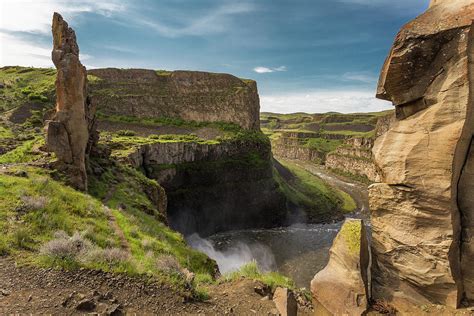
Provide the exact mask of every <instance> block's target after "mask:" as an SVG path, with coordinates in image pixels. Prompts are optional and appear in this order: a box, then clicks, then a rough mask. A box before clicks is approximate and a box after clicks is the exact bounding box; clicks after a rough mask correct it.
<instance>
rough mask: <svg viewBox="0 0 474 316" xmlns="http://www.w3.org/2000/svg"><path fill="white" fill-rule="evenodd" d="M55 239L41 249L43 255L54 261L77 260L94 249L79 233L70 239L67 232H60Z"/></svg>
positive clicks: (55, 235)
mask: <svg viewBox="0 0 474 316" xmlns="http://www.w3.org/2000/svg"><path fill="white" fill-rule="evenodd" d="M54 237H55V238H54V239H52V240H50V241H48V242H47V243H45V244H44V245H43V246H42V247H41V249H40V253H41V254H42V255H44V256H47V257H51V258H53V259H77V258H78V257H79V256H82V255H85V254H87V252H88V251H90V250H91V249H92V248H93V245H92V243H91V242H90V241H89V240H87V239H85V238H84V237H83V236H82V235H81V234H79V233H78V232H76V233H74V235H72V236H71V237H69V235H68V234H66V233H65V232H63V231H58V232H56V233H55V234H54Z"/></svg>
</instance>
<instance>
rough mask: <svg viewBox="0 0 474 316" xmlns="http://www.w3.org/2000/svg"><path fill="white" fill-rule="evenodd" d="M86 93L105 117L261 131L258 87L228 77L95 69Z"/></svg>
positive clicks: (196, 73) (201, 73) (193, 73)
mask: <svg viewBox="0 0 474 316" xmlns="http://www.w3.org/2000/svg"><path fill="white" fill-rule="evenodd" d="M88 74H89V75H91V76H92V78H93V79H94V80H91V84H90V90H91V94H92V95H93V97H94V100H95V102H96V103H97V104H100V108H99V111H100V113H102V114H105V115H123V116H133V117H138V118H159V117H167V118H180V119H183V120H185V121H196V122H227V123H234V124H236V125H239V126H241V127H242V128H244V129H251V130H258V129H259V127H260V122H259V113H260V103H259V96H258V91H257V84H256V82H255V81H253V80H246V79H239V78H237V77H235V76H232V75H229V74H217V73H207V72H198V71H173V72H167V71H154V70H146V69H115V68H107V69H93V70H89V71H88Z"/></svg>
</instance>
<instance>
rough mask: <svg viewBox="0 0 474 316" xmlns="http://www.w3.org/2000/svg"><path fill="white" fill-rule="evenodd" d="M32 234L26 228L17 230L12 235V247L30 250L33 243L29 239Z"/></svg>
mask: <svg viewBox="0 0 474 316" xmlns="http://www.w3.org/2000/svg"><path fill="white" fill-rule="evenodd" d="M31 236H32V233H31V231H30V230H29V229H27V228H19V229H17V230H15V231H14V232H13V234H12V242H13V245H14V246H16V247H17V248H21V249H30V248H31V247H30V244H31V243H32V242H33V239H32V238H31Z"/></svg>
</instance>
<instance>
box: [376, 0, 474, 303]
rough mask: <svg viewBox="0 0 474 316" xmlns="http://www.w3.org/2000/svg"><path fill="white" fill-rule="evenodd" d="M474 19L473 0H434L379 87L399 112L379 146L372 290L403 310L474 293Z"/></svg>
mask: <svg viewBox="0 0 474 316" xmlns="http://www.w3.org/2000/svg"><path fill="white" fill-rule="evenodd" d="M473 19H474V3H473V1H472V0H458V1H450V0H444V1H443V0H441V1H440V0H438V1H432V3H431V6H430V8H429V9H428V11H427V12H426V13H424V14H422V15H421V16H419V17H418V18H416V19H415V20H414V21H412V22H410V23H408V24H407V25H405V26H404V27H403V28H402V30H401V31H400V32H399V34H398V35H397V37H396V39H395V43H394V45H393V48H392V50H391V52H390V55H389V56H388V58H387V60H386V62H385V65H384V67H383V70H382V74H381V76H380V81H379V87H378V92H377V96H378V97H379V98H383V99H386V100H390V101H392V102H393V104H394V105H395V107H396V116H397V120H396V121H395V122H394V123H393V124H392V126H391V128H390V129H389V130H388V132H387V133H385V134H384V135H382V136H381V137H380V138H379V139H377V141H376V143H375V146H374V148H373V153H374V157H375V163H376V165H377V167H378V169H379V170H380V174H381V181H382V183H378V184H375V185H372V186H371V187H370V207H371V211H372V214H371V222H372V239H373V245H372V249H373V257H374V263H375V264H374V269H373V273H372V274H373V276H374V283H373V289H374V291H373V293H374V295H375V296H376V298H377V297H378V298H383V299H387V300H389V301H390V302H391V303H392V304H393V305H394V306H395V307H396V308H397V309H398V310H399V311H404V310H407V309H409V308H410V306H413V305H423V304H432V303H434V304H443V305H448V306H452V307H457V306H458V305H459V304H460V302H461V300H462V299H466V301H468V302H469V301H470V302H472V301H473V300H474V288H473V276H474V270H472V267H469V265H471V266H472V258H473V250H472V249H474V239H473V238H472V234H473V224H472V223H473V221H472V218H473V216H474V213H473V205H474V203H473V200H472V188H473V186H474V184H473V183H474V182H473V181H474V177H473V176H472V164H473V161H472V159H473V158H472V155H470V154H469V152H470V149H469V146H470V144H471V142H472V138H473V132H474V121H473V117H472V116H473V114H472V113H473V107H474V104H473V92H474V86H473V84H474V65H473V58H474V42H473V40H474V28H473V27H472V20H473ZM467 192H470V193H467Z"/></svg>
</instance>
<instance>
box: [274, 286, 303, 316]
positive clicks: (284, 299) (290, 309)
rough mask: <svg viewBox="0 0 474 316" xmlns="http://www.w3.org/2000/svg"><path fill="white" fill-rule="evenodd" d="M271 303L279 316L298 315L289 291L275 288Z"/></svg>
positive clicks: (293, 298) (293, 296)
mask: <svg viewBox="0 0 474 316" xmlns="http://www.w3.org/2000/svg"><path fill="white" fill-rule="evenodd" d="M273 302H274V303H275V306H276V308H277V310H278V312H279V313H280V315H281V316H296V315H298V304H297V303H296V299H295V295H294V294H293V292H292V291H291V290H289V289H287V288H282V287H277V288H276V290H275V292H274V293H273Z"/></svg>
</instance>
